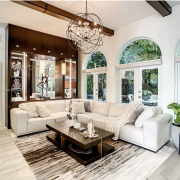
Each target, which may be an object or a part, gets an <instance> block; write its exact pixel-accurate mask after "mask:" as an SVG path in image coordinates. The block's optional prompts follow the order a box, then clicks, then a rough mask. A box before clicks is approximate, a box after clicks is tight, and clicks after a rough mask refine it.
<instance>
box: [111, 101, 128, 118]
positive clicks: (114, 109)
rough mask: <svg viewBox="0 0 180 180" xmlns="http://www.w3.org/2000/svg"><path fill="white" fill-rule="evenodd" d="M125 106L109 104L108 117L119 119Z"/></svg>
mask: <svg viewBox="0 0 180 180" xmlns="http://www.w3.org/2000/svg"><path fill="white" fill-rule="evenodd" d="M126 107H127V104H111V105H110V108H109V113H108V116H114V117H120V116H122V115H123V113H124V111H125V110H126Z"/></svg>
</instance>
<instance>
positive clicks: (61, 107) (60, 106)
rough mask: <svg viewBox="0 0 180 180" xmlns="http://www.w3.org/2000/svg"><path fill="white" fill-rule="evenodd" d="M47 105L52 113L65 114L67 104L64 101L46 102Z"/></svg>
mask: <svg viewBox="0 0 180 180" xmlns="http://www.w3.org/2000/svg"><path fill="white" fill-rule="evenodd" d="M45 104H46V107H47V109H48V110H49V111H50V113H57V112H65V102H64V101H62V100H57V101H46V102H45Z"/></svg>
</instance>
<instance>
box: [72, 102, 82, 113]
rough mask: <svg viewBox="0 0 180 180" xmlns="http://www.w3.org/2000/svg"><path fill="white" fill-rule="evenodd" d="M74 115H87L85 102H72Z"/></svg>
mask: <svg viewBox="0 0 180 180" xmlns="http://www.w3.org/2000/svg"><path fill="white" fill-rule="evenodd" d="M72 113H75V114H83V113H85V110H84V103H83V102H72Z"/></svg>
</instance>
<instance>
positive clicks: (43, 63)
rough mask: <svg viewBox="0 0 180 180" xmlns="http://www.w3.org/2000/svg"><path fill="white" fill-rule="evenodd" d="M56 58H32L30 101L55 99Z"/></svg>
mask: <svg viewBox="0 0 180 180" xmlns="http://www.w3.org/2000/svg"><path fill="white" fill-rule="evenodd" d="M55 62H56V61H55V58H53V57H52V58H51V59H48V60H42V59H36V58H30V70H29V71H30V100H37V99H55V65H56V64H55Z"/></svg>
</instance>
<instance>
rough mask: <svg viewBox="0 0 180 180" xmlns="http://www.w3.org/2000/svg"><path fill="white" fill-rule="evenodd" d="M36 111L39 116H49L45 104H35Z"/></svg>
mask: <svg viewBox="0 0 180 180" xmlns="http://www.w3.org/2000/svg"><path fill="white" fill-rule="evenodd" d="M37 112H38V113H39V115H40V116H41V117H48V116H50V112H49V110H48V109H47V108H46V106H37Z"/></svg>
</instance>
